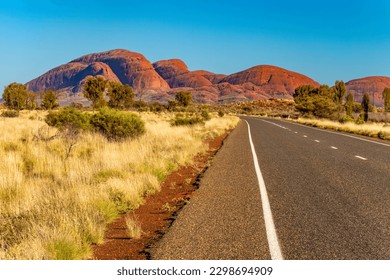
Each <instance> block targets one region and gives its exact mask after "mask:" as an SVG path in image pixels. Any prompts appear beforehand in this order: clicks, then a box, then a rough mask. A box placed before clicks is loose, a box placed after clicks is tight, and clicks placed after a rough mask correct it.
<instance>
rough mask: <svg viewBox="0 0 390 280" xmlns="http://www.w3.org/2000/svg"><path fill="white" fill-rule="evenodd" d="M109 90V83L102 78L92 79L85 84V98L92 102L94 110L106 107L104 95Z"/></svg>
mask: <svg viewBox="0 0 390 280" xmlns="http://www.w3.org/2000/svg"><path fill="white" fill-rule="evenodd" d="M106 89H107V81H106V80H105V79H104V78H103V77H102V76H97V77H90V78H88V79H87V81H86V82H85V84H84V91H83V94H84V97H85V98H87V99H88V100H90V101H91V102H92V107H93V108H100V107H103V106H105V105H106V101H105V100H104V93H105V91H106Z"/></svg>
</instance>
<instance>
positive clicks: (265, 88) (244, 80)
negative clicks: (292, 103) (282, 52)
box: [221, 65, 320, 99]
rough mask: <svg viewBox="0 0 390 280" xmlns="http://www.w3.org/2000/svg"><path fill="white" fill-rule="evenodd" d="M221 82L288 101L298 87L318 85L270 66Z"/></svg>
mask: <svg viewBox="0 0 390 280" xmlns="http://www.w3.org/2000/svg"><path fill="white" fill-rule="evenodd" d="M221 82H227V83H229V84H233V85H242V86H243V87H244V88H245V89H247V90H252V91H259V92H263V93H264V94H267V95H269V96H270V97H278V98H280V97H281V98H288V99H291V98H292V94H293V93H294V90H295V89H296V88H297V87H298V86H301V85H312V86H314V87H318V86H319V85H320V84H319V83H317V82H316V81H314V80H312V79H310V78H309V77H307V76H305V75H302V74H299V73H296V72H292V71H289V70H286V69H283V68H280V67H276V66H270V65H259V66H255V67H252V68H249V69H247V70H244V71H241V72H238V73H235V74H232V75H229V76H227V77H226V78H224V79H222V81H221Z"/></svg>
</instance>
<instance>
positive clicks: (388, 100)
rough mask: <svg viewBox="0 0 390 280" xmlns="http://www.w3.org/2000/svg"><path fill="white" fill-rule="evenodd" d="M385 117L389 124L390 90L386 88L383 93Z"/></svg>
mask: <svg viewBox="0 0 390 280" xmlns="http://www.w3.org/2000/svg"><path fill="white" fill-rule="evenodd" d="M382 97H383V105H384V110H385V117H386V122H387V115H388V114H387V113H388V112H389V111H390V88H385V89H384V90H383V92H382Z"/></svg>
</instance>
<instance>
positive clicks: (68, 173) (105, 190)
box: [0, 111, 238, 259]
mask: <svg viewBox="0 0 390 280" xmlns="http://www.w3.org/2000/svg"><path fill="white" fill-rule="evenodd" d="M60 112H62V111H60ZM32 113H34V114H38V117H37V118H33V119H31V118H30V116H31V113H26V112H25V111H21V112H20V117H18V118H0V129H1V131H2V133H1V134H0V157H1V159H2V160H1V161H0V174H1V176H0V259H87V258H89V257H90V256H91V244H99V243H101V242H103V240H104V232H105V228H106V225H107V223H109V222H111V221H113V220H114V219H115V218H116V217H118V216H119V214H120V213H122V212H126V211H129V210H132V209H135V208H137V207H139V206H140V205H141V204H142V203H143V201H144V198H145V196H147V195H150V194H153V193H156V192H158V191H159V188H160V181H161V180H162V178H164V176H166V175H167V174H169V172H172V171H173V170H174V169H175V168H177V167H178V166H181V165H187V164H191V160H192V159H193V157H194V156H195V154H197V153H198V152H204V151H205V150H206V147H205V144H204V143H203V141H202V139H206V138H209V137H211V136H213V135H217V134H218V133H219V134H220V133H224V132H225V131H226V129H229V128H232V127H233V126H234V125H235V124H236V123H237V122H238V118H235V117H231V116H225V117H223V118H218V119H215V118H212V119H211V120H209V121H207V122H205V125H200V124H198V125H194V126H174V127H173V126H171V124H170V120H171V119H172V118H173V114H166V113H161V114H159V115H156V114H152V113H142V114H141V118H142V119H143V120H144V121H145V133H144V134H142V135H140V136H138V137H137V138H135V139H124V140H123V141H120V142H113V141H108V140H107V139H106V137H104V136H102V135H101V134H99V133H95V132H93V131H90V130H86V131H85V130H81V131H80V133H79V136H78V140H77V145H74V146H73V148H72V151H71V153H70V155H69V156H68V158H67V159H66V160H64V158H65V157H66V154H67V152H66V149H67V147H68V146H67V145H69V139H67V138H65V137H63V136H62V135H61V136H58V137H57V136H56V135H57V133H58V129H57V128H55V127H48V126H47V125H46V124H45V122H44V121H42V120H43V119H44V118H45V115H47V112H42V111H41V112H32ZM39 131H40V132H39ZM53 136H55V137H53Z"/></svg>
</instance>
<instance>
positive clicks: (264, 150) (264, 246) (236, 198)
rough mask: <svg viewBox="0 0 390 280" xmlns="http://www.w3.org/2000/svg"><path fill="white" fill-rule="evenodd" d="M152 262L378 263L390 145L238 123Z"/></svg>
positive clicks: (383, 241) (387, 236)
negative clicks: (285, 260) (304, 260)
mask: <svg viewBox="0 0 390 280" xmlns="http://www.w3.org/2000/svg"><path fill="white" fill-rule="evenodd" d="M249 129H250V134H249ZM249 135H250V137H249ZM250 141H252V144H253V148H252V147H251V142H250ZM254 152H255V155H256V156H255V160H254V156H253V153H254ZM256 157H257V159H256ZM255 161H257V162H258V166H259V170H258V172H256V164H255ZM259 173H260V174H259ZM262 184H264V185H263V186H261V185H262ZM259 185H260V186H259ZM262 187H263V190H262V191H263V192H261V188H262ZM264 192H265V193H264ZM265 197H266V198H265ZM152 257H153V258H154V259H317V260H321V259H336V260H339V259H386V260H388V259H390V145H389V144H386V143H383V142H382V143H380V142H377V141H374V140H368V139H367V138H360V137H358V136H352V135H345V134H340V133H334V132H330V131H324V130H320V129H315V128H311V127H306V126H302V125H298V124H293V123H289V122H284V121H280V120H273V119H256V118H249V117H245V118H243V121H241V122H240V124H239V125H238V127H237V128H236V129H235V130H234V131H233V132H232V133H231V135H230V136H229V138H228V139H227V140H226V142H225V144H224V146H223V147H222V149H221V150H220V151H219V152H218V154H217V156H216V157H215V159H214V160H213V163H212V166H211V167H210V168H209V169H208V171H207V172H206V174H205V176H204V178H203V179H202V181H201V187H200V189H199V190H198V191H197V192H195V196H194V197H193V199H191V201H190V204H189V205H188V206H186V207H185V208H184V209H183V211H182V212H181V213H180V214H179V217H178V219H177V220H176V221H175V223H174V224H173V226H172V228H171V229H170V230H169V232H168V233H167V234H166V235H165V236H164V237H163V239H162V240H161V241H160V242H159V243H157V245H156V248H154V249H153V250H152Z"/></svg>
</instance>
